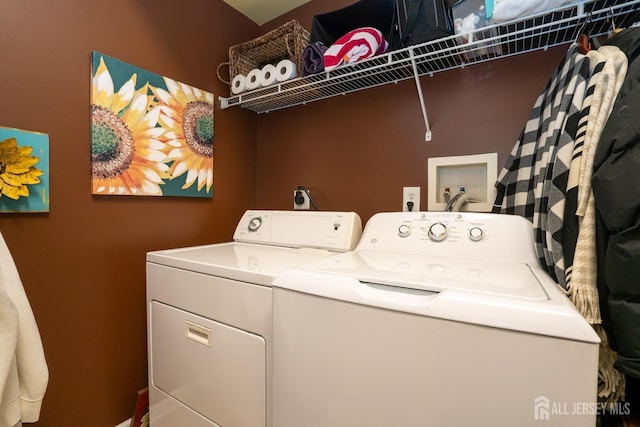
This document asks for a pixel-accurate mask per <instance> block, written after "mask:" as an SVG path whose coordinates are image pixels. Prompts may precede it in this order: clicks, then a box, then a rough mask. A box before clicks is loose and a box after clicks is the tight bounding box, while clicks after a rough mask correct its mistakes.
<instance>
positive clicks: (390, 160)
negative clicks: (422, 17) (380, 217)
mask: <svg viewBox="0 0 640 427" xmlns="http://www.w3.org/2000/svg"><path fill="white" fill-rule="evenodd" d="M350 3H352V1H350V0H313V1H311V2H310V3H307V4H305V5H303V6H301V7H300V8H298V9H296V10H295V11H293V12H291V13H289V14H287V15H285V16H283V17H281V18H278V19H276V20H274V21H272V22H271V23H269V24H267V25H265V26H263V27H262V28H258V27H257V26H256V25H255V24H253V23H252V22H251V21H249V20H248V19H247V18H245V17H243V16H242V15H240V14H239V13H237V12H235V11H233V10H232V9H231V8H230V7H229V6H227V5H226V3H224V2H222V1H220V0H184V1H181V2H175V1H173V2H171V1H167V0H156V1H154V2H142V1H139V0H137V1H136V0H113V1H111V2H107V3H104V2H103V3H96V2H87V1H84V0H60V1H55V2H43V1H36V0H5V1H3V4H2V13H0V58H2V60H1V63H2V65H0V82H2V99H3V102H2V103H0V126H9V127H16V128H20V129H27V130H34V131H39V132H44V133H47V134H49V138H50V152H51V159H50V169H51V188H50V193H51V212H50V213H49V214H1V215H0V231H1V232H2V234H3V235H4V237H5V239H6V241H7V244H8V245H9V248H10V250H11V251H12V254H13V256H14V259H15V261H16V264H17V266H18V269H19V271H20V273H21V275H22V279H23V283H24V286H25V289H26V291H27V294H28V296H29V299H30V302H31V305H32V308H33V310H34V313H35V316H36V319H37V321H38V324H39V327H40V332H41V335H42V339H43V342H44V346H45V352H46V356H47V360H48V363H49V368H50V371H51V379H50V383H49V390H48V392H47V395H46V397H45V401H44V405H43V410H42V417H41V421H40V422H39V423H38V425H39V426H45V427H60V426H67V425H90V426H96V427H103V426H104V427H112V426H114V425H116V424H117V423H119V422H120V421H123V420H124V419H126V418H128V417H129V416H130V415H131V411H132V408H133V404H134V400H135V392H136V390H138V389H140V388H142V387H144V386H146V384H147V377H146V334H145V306H144V281H145V277H144V274H145V272H144V257H145V252H147V251H149V250H152V249H159V248H169V247H178V246H187V245H195V244H201V243H206V242H217V241H226V240H229V239H230V238H231V236H232V233H233V229H234V227H235V223H236V221H237V219H238V218H239V216H240V215H241V213H242V212H243V211H244V210H245V209H248V208H253V207H257V208H265V209H267V208H272V209H290V208H291V204H292V191H293V189H294V188H295V187H296V186H297V185H305V186H308V187H309V188H310V189H311V191H312V194H313V196H314V199H315V200H316V202H317V203H318V205H319V207H320V208H321V209H324V210H354V211H356V212H358V213H360V215H361V217H362V219H363V220H365V221H366V220H367V219H368V218H369V217H370V216H371V215H372V214H373V213H375V212H378V211H389V210H399V209H400V208H401V195H402V187H403V186H421V187H422V189H423V191H422V198H421V200H422V204H421V208H422V209H425V208H426V168H427V166H426V165H427V157H430V156H448V155H461V154H474V153H485V152H498V153H499V163H500V164H502V163H503V162H504V160H505V159H506V156H507V154H508V152H509V151H510V149H511V147H512V146H513V144H514V142H515V140H516V138H517V137H518V134H519V132H520V130H521V129H522V126H523V125H524V122H525V120H526V117H527V115H528V114H529V111H530V109H531V106H532V104H533V102H534V100H535V98H536V96H537V94H538V93H539V92H540V90H541V89H542V88H543V86H544V84H545V83H546V81H547V79H548V77H549V75H550V73H551V71H552V70H553V68H554V67H555V66H556V64H557V63H558V61H559V59H560V57H561V56H562V54H563V52H564V49H562V48H560V49H555V50H550V51H549V52H544V53H535V54H529V55H525V56H519V57H515V58H512V59H502V60H499V61H494V62H490V63H487V64H484V65H477V66H474V67H469V68H466V69H463V70H457V71H450V72H446V73H441V74H438V75H436V76H434V77H431V78H429V77H424V78H422V84H423V87H424V93H425V99H426V102H427V108H428V113H429V119H430V122H431V126H432V130H433V140H432V141H431V142H425V141H424V125H423V122H422V115H421V112H420V106H419V102H418V97H417V94H416V91H415V86H414V84H413V82H412V81H405V82H401V83H399V84H397V85H389V86H384V87H381V88H377V89H369V90H366V91H363V92H359V93H356V94H351V95H348V96H345V97H338V98H334V99H330V100H325V101H319V102H314V103H311V104H308V105H306V106H300V107H295V108H290V109H286V110H282V111H277V112H272V113H268V114H262V115H255V114H254V113H251V112H248V111H245V110H243V109H240V108H232V109H229V110H220V109H219V108H218V106H217V105H216V113H215V114H216V116H215V132H216V134H215V176H214V185H215V190H214V194H215V195H214V198H213V200H202V199H183V198H141V197H113V196H111V197H109V196H103V197H96V196H91V194H90V183H89V177H90V164H89V153H90V148H89V135H90V134H89V114H88V113H89V88H90V75H89V70H90V52H91V51H92V50H97V51H99V52H102V53H105V54H107V55H110V56H113V57H115V58H118V59H120V60H123V61H125V62H128V63H130V64H133V65H136V66H138V67H141V68H145V69H147V70H150V71H152V72H155V73H158V74H162V75H165V76H168V77H171V78H173V79H176V80H179V81H182V82H184V83H187V84H189V85H192V86H196V87H199V88H201V89H204V90H207V91H210V92H213V93H215V94H216V95H226V94H227V93H228V87H227V86H226V85H224V84H222V83H221V82H220V81H219V80H218V79H217V77H216V74H215V71H216V67H217V66H218V64H219V63H221V62H223V61H226V58H227V52H228V47H229V46H231V45H234V44H236V43H240V42H243V41H247V40H249V39H251V38H252V37H255V36H256V35H258V34H260V33H261V32H263V31H266V30H268V29H270V28H273V27H275V26H277V25H280V24H281V23H283V22H286V21H287V20H289V19H291V18H297V19H298V20H299V21H300V22H301V23H302V24H303V26H305V27H306V28H310V25H311V17H312V16H313V15H314V14H316V13H323V12H326V11H330V10H335V9H338V8H340V7H343V6H346V5H348V4H350ZM176 427H178V426H176Z"/></svg>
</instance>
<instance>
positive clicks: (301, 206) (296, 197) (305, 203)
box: [293, 190, 311, 210]
mask: <svg viewBox="0 0 640 427" xmlns="http://www.w3.org/2000/svg"><path fill="white" fill-rule="evenodd" d="M307 191H309V190H307ZM300 197H302V199H300ZM300 201H302V203H298V202H300ZM310 208H311V203H310V202H309V195H308V194H307V192H306V191H304V190H293V209H296V210H309V209H310Z"/></svg>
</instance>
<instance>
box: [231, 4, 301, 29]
mask: <svg viewBox="0 0 640 427" xmlns="http://www.w3.org/2000/svg"><path fill="white" fill-rule="evenodd" d="M309 1H311V0H224V2H225V3H227V4H228V5H230V6H231V7H233V8H234V9H236V10H237V11H238V12H240V13H242V14H243V15H245V16H246V17H248V18H249V19H251V20H252V21H253V22H255V23H256V24H258V25H262V24H264V23H265V22H269V21H271V20H272V19H274V18H277V17H278V16H280V15H282V14H285V13H287V12H289V11H290V10H293V9H295V8H296V7H298V6H300V5H303V4H305V3H308V2H309Z"/></svg>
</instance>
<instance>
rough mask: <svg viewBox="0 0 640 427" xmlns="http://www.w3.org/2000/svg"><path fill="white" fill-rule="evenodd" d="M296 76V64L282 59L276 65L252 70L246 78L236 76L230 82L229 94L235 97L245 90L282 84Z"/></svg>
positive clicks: (240, 75) (239, 75)
mask: <svg viewBox="0 0 640 427" xmlns="http://www.w3.org/2000/svg"><path fill="white" fill-rule="evenodd" d="M296 76H297V70H296V64H295V63H294V62H292V61H291V60H289V59H283V60H282V61H280V62H278V63H277V64H276V65H273V64H267V65H265V66H264V67H262V68H254V69H253V70H251V71H249V73H248V74H247V75H246V76H245V75H243V74H238V75H237V76H235V77H234V78H233V80H231V93H233V94H234V95H237V94H239V93H242V92H244V91H246V90H253V89H258V88H260V87H267V86H271V85H272V84H275V83H282V82H285V81H287V80H291V79H294V78H296Z"/></svg>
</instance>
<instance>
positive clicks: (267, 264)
mask: <svg viewBox="0 0 640 427" xmlns="http://www.w3.org/2000/svg"><path fill="white" fill-rule="evenodd" d="M333 254H334V253H333V252H330V251H327V250H324V249H310V248H287V247H281V246H270V245H262V244H253V243H241V242H229V243H219V244H213V245H204V246H193V247H188V248H179V249H169V250H163V251H154V252H149V253H147V261H148V262H153V263H156V264H161V265H166V266H169V267H175V268H180V269H183V270H190V271H195V272H198V273H203V274H209V275H212V276H218V277H224V278H227V279H232V280H240V281H243V282H248V283H255V284H258V285H265V286H270V285H271V282H273V279H274V278H275V277H276V276H277V275H278V274H279V273H281V272H282V271H284V270H287V269H290V268H295V267H299V266H300V265H303V264H307V263H310V262H312V261H317V260H318V259H320V258H324V257H326V256H329V255H333Z"/></svg>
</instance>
